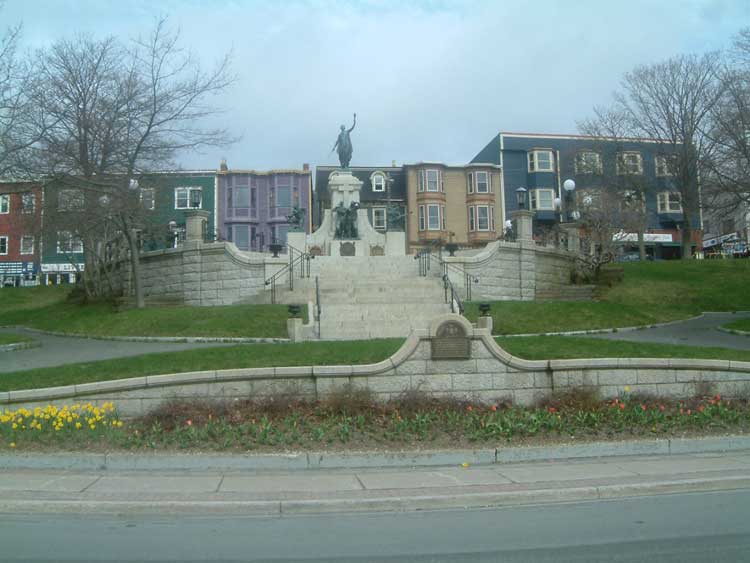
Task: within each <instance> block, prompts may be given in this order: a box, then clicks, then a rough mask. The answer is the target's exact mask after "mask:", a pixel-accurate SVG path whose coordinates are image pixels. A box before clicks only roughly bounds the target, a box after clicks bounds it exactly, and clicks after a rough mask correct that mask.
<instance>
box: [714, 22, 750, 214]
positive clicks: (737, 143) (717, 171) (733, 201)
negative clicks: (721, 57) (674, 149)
mask: <svg viewBox="0 0 750 563" xmlns="http://www.w3.org/2000/svg"><path fill="white" fill-rule="evenodd" d="M720 83H721V97H720V98H719V101H718V103H717V104H716V106H715V107H714V108H713V111H712V115H711V117H712V120H711V124H710V127H709V128H707V134H708V136H709V137H710V138H711V139H712V141H713V143H714V151H713V152H712V154H711V158H710V159H707V162H706V171H705V176H704V184H705V190H704V194H705V195H704V206H705V208H706V209H707V211H708V212H709V213H711V214H712V215H713V216H714V217H716V218H721V217H726V216H731V215H734V214H735V213H736V210H737V209H746V208H747V206H748V205H750V28H746V29H744V30H742V31H740V33H739V34H738V35H737V36H736V37H735V39H734V44H733V47H732V49H731V51H730V52H729V57H728V59H727V61H726V64H724V65H722V68H721V72H720Z"/></svg>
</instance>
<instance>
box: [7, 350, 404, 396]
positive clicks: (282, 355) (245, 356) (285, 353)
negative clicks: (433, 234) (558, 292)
mask: <svg viewBox="0 0 750 563" xmlns="http://www.w3.org/2000/svg"><path fill="white" fill-rule="evenodd" d="M402 343H403V340H402V339H382V340H369V341H350V342H301V343H294V344H292V343H279V344H246V345H241V346H227V347H220V348H201V349H199V350H187V351H182V352H163V353H159V354H146V355H143V356H135V357H130V358H118V359H114V360H104V361H99V362H86V363H80V364H68V365H63V366H57V367H50V368H40V369H32V370H24V371H18V372H11V373H2V374H0V391H13V390H16V389H40V388H44V387H56V386H59V385H74V384H77V383H90V382H92V381H109V380H112V379H125V378H128V377H140V376H143V375H159V374H164V373H179V372H188V371H204V370H217V369H233V368H254V367H268V366H318V365H337V364H344V365H349V364H369V363H375V362H379V361H381V360H384V359H386V358H387V357H389V356H391V355H392V354H393V353H394V352H396V350H398V348H399V347H400V346H401V344H402Z"/></svg>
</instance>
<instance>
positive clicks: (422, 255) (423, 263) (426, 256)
mask: <svg viewBox="0 0 750 563" xmlns="http://www.w3.org/2000/svg"><path fill="white" fill-rule="evenodd" d="M442 248H443V247H442V241H440V240H433V241H432V242H430V243H429V244H428V245H427V246H425V247H424V248H423V249H422V250H420V251H419V252H417V254H416V255H415V256H414V260H417V262H418V263H419V275H420V276H422V277H427V274H428V273H429V272H430V262H431V260H432V258H431V257H432V255H433V252H434V251H435V250H437V251H438V256H439V257H440V260H441V261H442Z"/></svg>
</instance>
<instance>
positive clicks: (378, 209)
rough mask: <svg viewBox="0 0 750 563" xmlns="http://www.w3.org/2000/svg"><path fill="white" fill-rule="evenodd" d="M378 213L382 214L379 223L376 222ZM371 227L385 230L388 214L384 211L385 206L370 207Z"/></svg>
mask: <svg viewBox="0 0 750 563" xmlns="http://www.w3.org/2000/svg"><path fill="white" fill-rule="evenodd" d="M379 213H382V214H383V217H382V218H383V221H382V223H381V224H378V220H377V215H378V214H379ZM372 227H373V229H376V230H378V231H385V230H386V228H387V227H388V214H387V213H386V208H385V207H373V208H372Z"/></svg>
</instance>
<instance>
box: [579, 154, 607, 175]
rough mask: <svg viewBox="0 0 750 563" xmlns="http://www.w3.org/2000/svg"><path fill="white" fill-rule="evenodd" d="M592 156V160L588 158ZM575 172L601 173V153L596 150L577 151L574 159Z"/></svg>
mask: <svg viewBox="0 0 750 563" xmlns="http://www.w3.org/2000/svg"><path fill="white" fill-rule="evenodd" d="M591 157H593V159H592V160H593V162H590V161H589V158H591ZM575 170H576V174H601V173H602V170H603V167H602V155H601V154H600V153H598V152H596V151H579V152H578V153H576V160H575Z"/></svg>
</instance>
